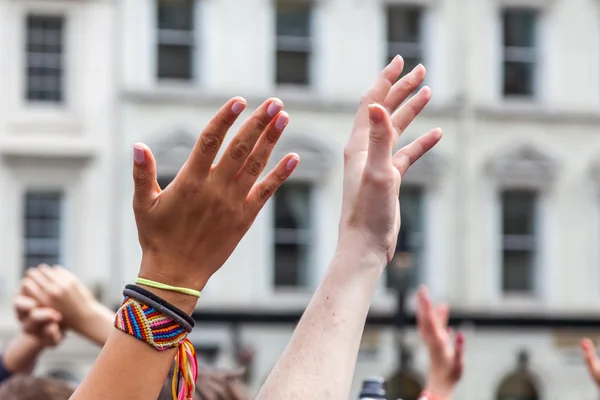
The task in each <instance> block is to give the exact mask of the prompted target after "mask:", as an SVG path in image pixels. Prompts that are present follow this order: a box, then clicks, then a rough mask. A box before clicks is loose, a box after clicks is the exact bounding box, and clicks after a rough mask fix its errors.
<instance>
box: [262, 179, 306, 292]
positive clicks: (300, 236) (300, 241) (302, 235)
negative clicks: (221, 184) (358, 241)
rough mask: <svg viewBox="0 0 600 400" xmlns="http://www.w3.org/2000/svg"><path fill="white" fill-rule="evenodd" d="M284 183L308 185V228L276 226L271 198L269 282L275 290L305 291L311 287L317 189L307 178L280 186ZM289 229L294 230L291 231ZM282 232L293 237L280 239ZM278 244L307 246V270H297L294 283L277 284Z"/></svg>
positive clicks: (274, 205)
mask: <svg viewBox="0 0 600 400" xmlns="http://www.w3.org/2000/svg"><path fill="white" fill-rule="evenodd" d="M285 185H306V186H308V196H307V197H308V198H307V201H308V208H309V210H308V214H309V215H308V218H309V221H308V228H304V229H302V228H299V229H294V228H278V227H277V220H276V212H277V211H276V201H275V199H273V208H272V213H273V219H272V221H273V225H272V231H273V245H272V252H273V255H272V260H273V264H272V271H273V273H272V281H271V283H270V285H271V287H272V288H273V290H274V291H275V292H295V291H298V292H305V291H309V290H310V289H311V283H312V271H311V270H310V267H311V265H314V258H315V241H314V239H313V238H314V237H315V229H316V227H315V213H316V209H315V206H316V202H315V191H316V190H317V188H316V184H315V182H312V181H309V180H298V179H296V180H291V181H288V182H285V183H283V185H282V186H281V187H285ZM280 190H281V188H280V189H278V190H277V192H275V194H274V196H273V197H276V196H277V195H278V193H280ZM291 231H294V232H293V233H292V232H291ZM298 231H300V232H299V233H298ZM281 233H283V236H286V237H287V238H291V237H292V236H294V237H295V238H294V239H293V240H291V239H287V240H283V241H280V238H281V236H280V234H281ZM279 244H284V245H286V244H287V245H289V244H294V245H297V246H303V245H304V246H306V247H307V261H306V263H307V270H306V271H304V272H303V271H297V275H298V276H297V278H298V282H297V283H296V284H295V285H278V284H277V255H276V253H277V245H279Z"/></svg>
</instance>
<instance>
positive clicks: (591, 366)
mask: <svg viewBox="0 0 600 400" xmlns="http://www.w3.org/2000/svg"><path fill="white" fill-rule="evenodd" d="M581 348H582V349H583V356H584V358H585V363H586V364H587V367H588V370H589V372H590V375H592V377H593V378H594V379H598V378H599V376H598V375H599V374H600V362H599V361H598V355H597V354H596V346H594V343H593V342H592V341H591V340H590V339H588V338H585V339H583V340H582V341H581Z"/></svg>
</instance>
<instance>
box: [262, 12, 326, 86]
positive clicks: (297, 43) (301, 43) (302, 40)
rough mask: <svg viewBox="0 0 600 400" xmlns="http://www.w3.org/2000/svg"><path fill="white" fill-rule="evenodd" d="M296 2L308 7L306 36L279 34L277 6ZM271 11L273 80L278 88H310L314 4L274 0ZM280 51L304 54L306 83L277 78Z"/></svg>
mask: <svg viewBox="0 0 600 400" xmlns="http://www.w3.org/2000/svg"><path fill="white" fill-rule="evenodd" d="M286 3H287V4H290V3H292V4H297V5H302V6H306V7H307V8H308V36H287V35H279V33H278V32H277V20H278V18H279V12H278V8H279V6H280V5H282V4H286ZM273 11H274V17H275V21H274V22H275V23H274V28H273V29H274V38H275V49H274V50H275V51H274V57H273V82H274V84H275V86H276V87H278V88H286V87H287V88H289V87H291V88H308V89H310V88H312V87H313V86H314V80H315V79H314V70H315V68H314V59H315V57H314V53H315V50H316V48H315V30H316V23H315V17H316V12H317V10H316V6H315V4H314V3H313V2H311V1H298V2H289V1H285V0H275V1H274V3H273ZM280 52H289V53H302V54H306V57H307V65H306V68H307V70H306V77H307V79H306V83H289V82H280V81H279V79H278V75H279V74H278V69H277V66H278V63H279V62H278V61H279V53H280Z"/></svg>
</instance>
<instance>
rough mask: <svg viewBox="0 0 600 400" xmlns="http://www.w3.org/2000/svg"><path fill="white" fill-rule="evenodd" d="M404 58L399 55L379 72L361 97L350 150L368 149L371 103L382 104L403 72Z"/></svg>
mask: <svg viewBox="0 0 600 400" xmlns="http://www.w3.org/2000/svg"><path fill="white" fill-rule="evenodd" d="M403 68H404V60H403V59H402V57H400V56H399V55H398V56H396V57H394V59H393V60H392V61H391V62H390V63H389V64H388V65H387V66H386V67H385V68H384V69H383V70H382V71H381V72H380V73H379V76H378V77H377V80H375V83H374V84H373V86H371V88H370V89H369V90H368V91H367V92H366V93H365V95H364V96H363V97H362V98H361V100H360V104H359V106H358V111H357V112H356V118H355V120H354V129H353V130H352V133H351V135H350V139H349V140H348V145H347V146H346V148H347V149H348V150H349V151H364V150H367V146H368V143H369V126H370V123H369V105H370V104H373V103H378V104H382V103H383V102H384V101H385V98H386V96H387V95H388V93H389V92H390V89H391V88H392V86H393V85H394V83H395V82H396V80H397V79H398V76H400V73H402V69H403Z"/></svg>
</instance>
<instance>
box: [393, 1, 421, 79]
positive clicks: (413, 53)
mask: <svg viewBox="0 0 600 400" xmlns="http://www.w3.org/2000/svg"><path fill="white" fill-rule="evenodd" d="M422 23H423V9H422V8H421V7H417V6H404V5H390V6H388V9H387V63H389V62H390V61H392V59H393V58H394V57H396V55H398V54H400V55H401V56H402V58H404V70H403V71H402V75H400V76H404V75H406V74H407V73H409V72H410V71H412V70H413V69H414V68H415V67H416V66H417V65H419V64H420V63H421V62H422V60H423V39H422V32H423V29H422V28H423V27H422ZM387 63H386V64H387Z"/></svg>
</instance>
